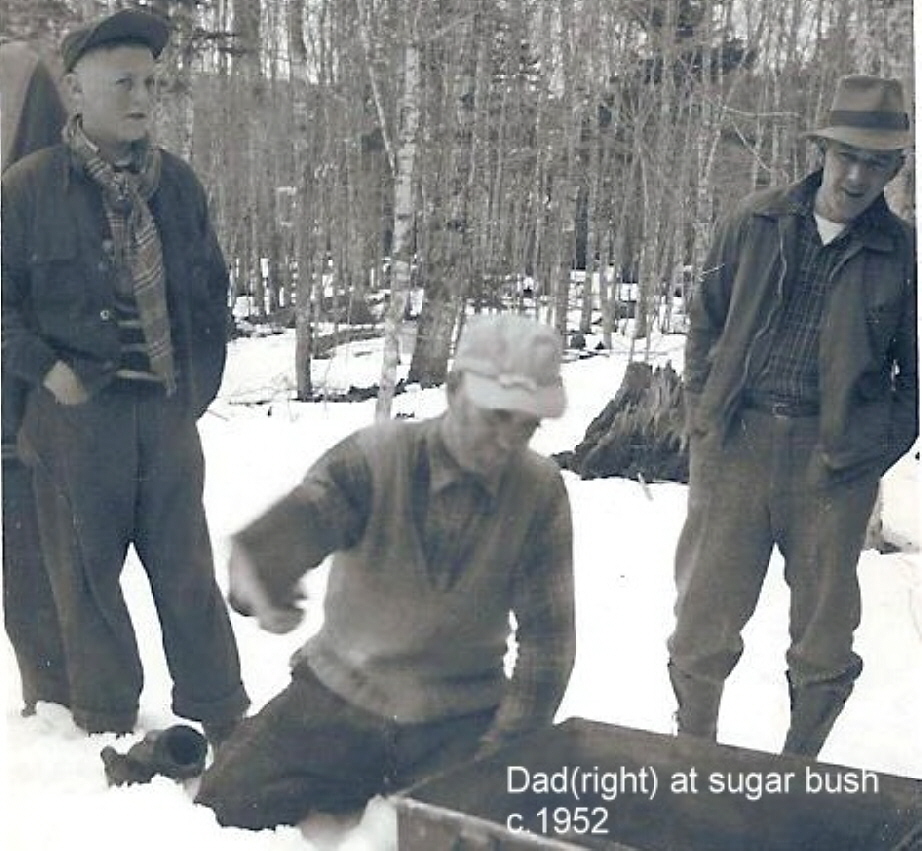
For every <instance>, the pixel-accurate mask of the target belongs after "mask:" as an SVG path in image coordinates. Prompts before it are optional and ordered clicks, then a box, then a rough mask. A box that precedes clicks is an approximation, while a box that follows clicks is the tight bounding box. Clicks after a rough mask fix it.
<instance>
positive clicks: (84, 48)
mask: <svg viewBox="0 0 922 851" xmlns="http://www.w3.org/2000/svg"><path fill="white" fill-rule="evenodd" d="M169 40H170V25H169V23H168V22H167V21H166V20H165V19H164V18H161V17H160V16H159V15H155V14H153V13H151V12H145V11H143V10H141V9H122V10H120V11H118V12H116V13H115V14H114V15H109V16H108V17H106V18H102V19H101V20H99V21H94V22H93V23H90V24H85V25H83V26H81V27H78V28H77V29H75V30H73V31H72V32H69V33H68V34H67V35H66V36H64V40H63V41H62V42H61V58H62V59H63V60H64V71H65V72H70V71H73V70H74V66H75V65H76V64H77V62H79V61H80V59H81V57H83V56H86V54H87V53H90V52H91V51H93V50H96V49H97V48H99V47H105V46H107V45H115V44H120V43H131V42H138V43H140V44H145V45H147V46H148V47H149V48H150V52H151V53H152V54H153V56H154V59H156V58H157V57H158V56H160V54H161V53H162V52H163V48H164V47H166V45H167V42H168V41H169Z"/></svg>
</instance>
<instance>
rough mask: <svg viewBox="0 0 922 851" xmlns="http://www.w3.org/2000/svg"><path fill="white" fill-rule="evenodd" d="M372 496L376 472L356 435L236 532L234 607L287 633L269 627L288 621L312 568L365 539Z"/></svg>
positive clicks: (232, 581) (232, 577)
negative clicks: (373, 472) (304, 579)
mask: <svg viewBox="0 0 922 851" xmlns="http://www.w3.org/2000/svg"><path fill="white" fill-rule="evenodd" d="M371 497H372V481H371V471H370V468H369V466H368V463H367V461H366V458H365V456H364V454H363V452H362V451H361V449H360V447H359V443H358V441H357V440H356V438H355V435H352V436H350V437H347V438H346V439H345V440H343V441H341V442H340V443H339V444H337V445H336V446H334V447H333V448H332V449H330V450H329V451H328V452H327V453H326V454H325V455H323V457H321V458H320V460H319V461H317V463H316V464H314V466H313V467H311V469H310V470H309V471H308V473H307V475H306V476H305V478H304V480H303V481H302V482H301V483H300V484H299V485H297V487H295V488H294V489H293V490H292V491H291V492H290V493H289V494H288V495H287V496H285V497H283V498H282V499H281V500H279V501H278V502H276V503H275V504H274V505H273V506H272V507H271V508H269V510H268V511H267V512H266V513H265V514H263V515H262V516H261V517H259V518H257V519H256V520H254V521H253V522H252V523H250V524H249V525H248V526H247V527H245V528H244V529H242V530H241V531H240V532H238V533H237V534H236V535H234V538H233V551H232V555H231V563H230V566H229V568H230V570H229V580H230V589H229V590H230V596H231V598H232V602H233V604H234V606H235V607H236V608H237V609H238V610H241V611H244V612H249V613H252V614H253V615H254V616H256V617H257V619H258V620H259V621H260V624H261V625H262V626H264V628H267V629H269V630H270V631H276V632H278V631H287V630H285V629H284V628H280V629H272V627H271V626H270V625H268V624H270V623H272V622H275V623H278V624H280V625H281V626H285V625H286V623H287V620H286V618H285V616H284V612H286V611H287V612H289V613H290V612H292V610H293V602H294V600H295V599H296V597H297V586H298V581H299V580H300V579H301V577H302V576H303V575H304V574H305V573H306V572H307V571H308V570H311V569H312V568H314V567H317V566H318V565H319V564H320V563H321V562H322V561H323V560H324V559H325V558H326V557H327V556H328V555H330V553H332V552H335V551H336V550H340V549H347V548H349V547H351V546H353V545H354V544H356V543H357V542H358V540H359V538H360V537H361V536H362V534H363V532H364V530H365V525H366V523H367V520H368V515H369V513H370V510H371ZM260 610H261V611H262V616H260V615H261V611H260ZM264 621H265V622H264ZM295 625H296V622H292V623H290V625H288V629H291V628H293V627H294V626H295Z"/></svg>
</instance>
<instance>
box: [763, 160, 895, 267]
mask: <svg viewBox="0 0 922 851" xmlns="http://www.w3.org/2000/svg"><path fill="white" fill-rule="evenodd" d="M822 179H823V172H822V170H818V171H814V172H812V173H811V174H808V175H807V176H806V177H805V178H804V179H803V180H801V181H799V182H798V183H794V184H792V185H790V186H788V187H786V188H785V189H782V190H779V191H778V192H774V193H770V194H768V195H765V196H763V198H762V199H761V201H759V202H757V203H756V205H755V207H754V208H753V212H754V213H755V214H756V215H758V216H765V217H767V218H772V219H780V218H783V217H785V216H801V215H809V214H810V213H811V212H812V211H813V199H814V197H815V196H816V192H817V190H818V189H819V187H820V183H821V182H822ZM898 233H899V221H898V220H897V218H896V216H895V215H894V214H893V213H892V212H891V210H890V208H889V207H888V206H887V201H886V199H885V198H884V194H883V192H881V194H880V196H879V197H878V198H877V199H876V200H875V201H874V203H873V204H871V206H870V207H868V209H867V210H865V211H864V212H863V213H862V214H861V215H860V216H859V217H858V218H857V219H856V220H855V222H854V223H853V225H852V235H853V237H854V238H855V239H856V240H858V242H860V244H861V245H862V246H863V247H865V248H869V249H872V250H874V251H893V250H895V248H896V243H897V239H898Z"/></svg>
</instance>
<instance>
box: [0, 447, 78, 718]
mask: <svg viewBox="0 0 922 851" xmlns="http://www.w3.org/2000/svg"><path fill="white" fill-rule="evenodd" d="M4 449H5V447H4ZM3 622H4V626H5V627H6V633H7V635H8V636H9V639H10V643H11V644H12V645H13V651H14V653H15V654H16V663H17V665H18V666H19V676H20V679H21V681H22V699H23V703H24V704H25V705H26V707H33V706H34V705H35V704H36V703H37V702H38V701H40V700H44V701H47V702H49V703H60V704H62V705H64V706H68V705H69V703H70V690H69V687H68V684H67V663H66V661H65V657H64V647H63V644H62V641H61V625H60V623H59V621H58V610H57V607H56V606H55V604H54V597H52V595H51V585H50V584H49V582H48V576H47V575H46V573H45V565H44V562H43V560H42V553H41V549H40V544H39V537H38V520H37V518H36V516H35V498H34V496H33V494H32V476H31V474H30V472H29V470H28V468H27V467H25V466H24V465H23V464H22V463H21V462H20V461H19V460H17V459H16V458H13V457H10V458H4V459H3Z"/></svg>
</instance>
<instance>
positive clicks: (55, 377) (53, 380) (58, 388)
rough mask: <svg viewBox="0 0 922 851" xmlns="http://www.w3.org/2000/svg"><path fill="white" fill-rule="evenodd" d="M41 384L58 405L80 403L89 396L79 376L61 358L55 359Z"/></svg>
mask: <svg viewBox="0 0 922 851" xmlns="http://www.w3.org/2000/svg"><path fill="white" fill-rule="evenodd" d="M42 384H44V386H45V389H46V390H48V391H49V392H50V393H51V394H52V395H53V396H54V398H55V399H56V400H57V402H58V404H60V405H82V404H83V403H84V402H86V401H87V400H88V399H89V398H90V394H89V393H87V392H86V388H85V387H84V386H83V382H82V381H81V380H80V376H78V375H77V373H76V372H74V371H73V370H72V369H71V368H70V367H69V366H68V365H67V364H66V363H64V361H62V360H59V361H55V364H54V366H53V367H51V369H49V370H48V374H47V375H46V376H45V379H44V381H43V382H42Z"/></svg>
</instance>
